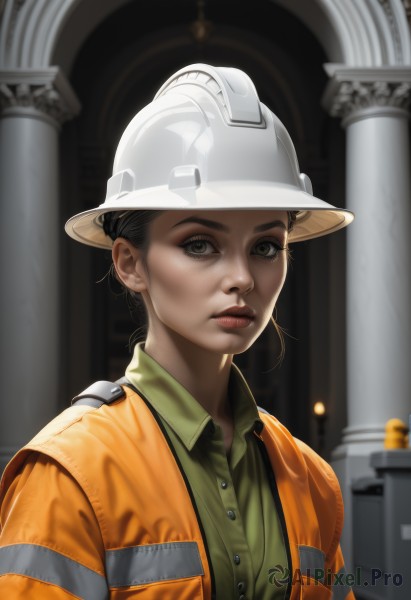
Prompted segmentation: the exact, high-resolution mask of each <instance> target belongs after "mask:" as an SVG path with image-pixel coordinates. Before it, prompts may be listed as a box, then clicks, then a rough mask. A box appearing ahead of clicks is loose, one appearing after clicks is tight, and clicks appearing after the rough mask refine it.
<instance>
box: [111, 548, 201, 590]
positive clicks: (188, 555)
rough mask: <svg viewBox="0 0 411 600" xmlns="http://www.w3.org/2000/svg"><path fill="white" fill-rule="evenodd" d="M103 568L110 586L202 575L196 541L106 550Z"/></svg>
mask: <svg viewBox="0 0 411 600" xmlns="http://www.w3.org/2000/svg"><path fill="white" fill-rule="evenodd" d="M106 571H107V579H108V582H109V586H110V588H113V587H124V586H130V585H141V584H143V583H154V582H158V581H165V580H170V579H184V578H186V577H195V576H199V575H204V570H203V567H202V564H201V558H200V553H199V551H198V547H197V543H196V542H170V543H167V544H151V545H147V546H133V547H131V548H121V549H119V550H108V551H107V552H106Z"/></svg>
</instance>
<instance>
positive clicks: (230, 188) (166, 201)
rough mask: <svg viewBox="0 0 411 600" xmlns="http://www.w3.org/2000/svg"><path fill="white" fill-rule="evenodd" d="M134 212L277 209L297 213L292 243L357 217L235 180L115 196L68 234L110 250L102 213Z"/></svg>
mask: <svg viewBox="0 0 411 600" xmlns="http://www.w3.org/2000/svg"><path fill="white" fill-rule="evenodd" d="M130 210H161V211H163V210H187V211H197V210H275V211H283V210H285V211H297V218H296V221H295V223H294V227H293V230H292V231H291V233H290V236H289V240H288V241H289V243H293V242H301V241H304V240H309V239H312V238H316V237H320V236H322V235H327V234H329V233H332V232H334V231H337V230H339V229H342V228H343V227H346V226H347V225H349V224H350V223H351V222H352V221H353V219H354V215H353V213H352V212H350V211H348V210H345V209H339V208H336V207H334V206H332V205H331V204H328V203H327V202H324V201H323V200H320V199H318V198H316V197H315V196H311V194H308V193H307V192H304V191H302V190H296V189H295V187H292V186H289V185H279V184H272V183H268V182H267V183H265V182H252V181H235V182H215V183H208V184H205V185H204V184H203V185H201V186H200V187H198V188H184V189H174V190H170V189H169V188H168V186H161V187H155V188H149V189H144V190H138V191H135V192H128V193H127V194H124V195H122V196H115V197H112V198H110V199H108V200H106V202H105V203H104V204H102V205H100V206H99V207H97V208H93V209H91V210H87V211H85V212H82V213H79V214H77V215H75V216H73V217H71V218H70V219H69V220H68V221H67V223H66V225H65V230H66V233H67V234H68V235H69V236H70V237H72V238H73V239H75V240H77V241H78V242H81V243H83V244H87V245H89V246H94V247H96V248H103V249H110V248H111V247H112V240H111V238H110V237H109V236H108V235H106V234H105V232H104V230H103V215H104V214H105V213H108V212H126V211H130Z"/></svg>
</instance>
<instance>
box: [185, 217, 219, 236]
mask: <svg viewBox="0 0 411 600" xmlns="http://www.w3.org/2000/svg"><path fill="white" fill-rule="evenodd" d="M184 223H198V224H199V225H205V226H206V227H211V229H217V230H218V231H226V232H228V231H230V228H229V227H227V226H226V225H223V224H222V223H218V221H211V220H210V219H202V218H201V217H188V218H187V219H183V220H182V221H179V222H178V223H176V224H175V225H173V228H174V227H178V226H179V225H183V224H184Z"/></svg>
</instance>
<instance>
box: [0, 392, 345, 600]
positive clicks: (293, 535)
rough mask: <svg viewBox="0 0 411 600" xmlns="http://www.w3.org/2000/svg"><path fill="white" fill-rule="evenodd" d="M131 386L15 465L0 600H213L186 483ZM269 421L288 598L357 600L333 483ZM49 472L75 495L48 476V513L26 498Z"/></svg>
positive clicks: (5, 505) (9, 476)
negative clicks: (346, 569) (349, 580)
mask: <svg viewBox="0 0 411 600" xmlns="http://www.w3.org/2000/svg"><path fill="white" fill-rule="evenodd" d="M124 389H125V391H126V394H125V396H123V397H122V398H120V399H118V400H116V401H115V402H113V403H111V404H110V405H106V404H103V405H102V406H100V407H96V406H90V405H87V404H85V405H81V404H80V405H74V406H72V407H71V408H68V409H67V410H66V411H64V412H63V413H62V414H61V415H60V416H58V417H57V418H56V419H55V420H54V421H52V422H51V423H50V424H49V425H47V426H46V427H45V428H44V429H43V430H42V431H41V432H40V433H39V434H38V435H37V436H36V437H35V438H34V439H33V440H32V441H31V442H30V443H29V444H28V445H27V446H26V447H25V448H23V449H22V450H21V451H20V452H19V453H18V454H17V455H16V456H15V457H14V459H13V460H12V461H11V463H10V464H9V465H8V467H7V469H6V471H5V473H4V476H3V479H2V483H1V489H0V502H1V503H2V505H1V506H2V508H1V522H0V523H1V529H0V598H7V599H8V598H10V599H11V598H13V599H18V600H19V599H23V598H24V599H28V600H31V599H34V598H35V599H37V598H38V599H41V600H51V599H55V600H69V599H71V600H72V599H73V597H74V598H81V599H84V600H109V599H110V600H126V599H127V600H128V599H136V600H137V599H138V600H140V599H141V600H143V599H144V600H160V599H161V600H167V599H174V598H175V599H176V600H193V599H198V600H200V599H204V600H211V599H212V598H213V575H212V570H211V567H210V561H209V555H208V549H207V544H206V540H205V537H204V535H203V530H202V526H201V523H200V522H199V519H198V514H197V510H196V506H195V503H194V499H193V495H192V493H191V490H190V487H189V485H188V483H187V481H186V478H185V475H184V473H182V471H181V469H180V467H179V464H178V460H177V458H176V457H175V455H174V454H173V450H172V449H171V448H170V446H169V443H168V441H167V439H166V434H165V432H164V429H163V428H162V426H161V424H160V422H159V420H158V418H157V416H156V415H155V414H154V412H153V411H152V409H151V408H150V405H149V404H148V403H146V402H145V401H144V400H143V399H142V398H141V397H140V396H138V395H137V394H136V393H135V392H134V391H133V390H131V389H130V388H128V387H127V388H124ZM97 404H99V403H97ZM260 416H261V419H262V420H263V422H264V424H265V427H264V428H263V430H262V432H261V434H260V435H258V439H259V442H258V443H259V445H260V446H261V450H262V453H263V456H265V459H266V461H267V466H268V471H269V475H271V484H272V489H273V497H274V499H273V504H274V503H275V507H276V510H277V511H278V514H279V517H280V521H281V523H282V526H283V531H284V539H285V542H286V548H287V553H288V558H289V565H291V567H290V576H289V580H290V583H289V587H288V594H287V598H291V599H292V600H296V599H297V598H298V599H300V598H307V599H309V598H312V599H315V600H322V599H331V598H334V599H335V600H337V599H338V600H342V599H347V600H352V599H353V598H354V596H353V594H352V592H351V590H350V588H349V587H348V586H347V585H345V579H344V576H343V574H344V565H343V558H342V554H341V550H340V547H339V538H340V534H341V528H342V524H343V504H342V498H341V493H340V489H339V486H338V483H337V480H336V477H335V474H334V472H333V471H332V469H331V468H330V466H329V465H327V463H325V462H324V461H323V460H322V459H321V458H320V457H319V456H318V455H317V454H315V452H313V451H312V450H311V449H310V448H308V447H307V446H306V445H305V444H303V443H302V442H299V441H297V440H295V439H294V438H293V437H292V436H291V434H290V433H289V432H288V431H287V429H285V428H284V427H283V426H282V425H281V424H280V423H279V422H278V421H277V420H276V419H275V418H274V417H272V416H271V415H268V414H265V413H263V412H262V413H261V415H260ZM270 464H271V467H270ZM45 472H46V473H49V472H50V473H51V474H52V473H55V472H57V473H60V474H61V473H63V474H64V477H65V478H66V480H69V481H70V485H71V488H70V494H69V497H65V496H64V488H63V487H60V485H59V481H60V480H59V478H58V477H54V478H53V477H51V476H50V478H49V479H47V480H46V481H47V485H48V489H47V490H45V494H44V498H47V510H41V511H39V510H38V507H37V506H36V505H35V503H33V502H31V499H30V497H27V496H29V493H28V492H27V491H26V490H27V489H28V488H27V486H33V485H34V486H44V485H45V482H44V478H42V477H39V475H38V474H37V473H42V474H44V473H45ZM272 473H273V474H274V477H273V476H272ZM53 482H55V483H53ZM31 489H35V488H31ZM25 491H26V493H25ZM67 507H68V508H67ZM273 510H275V508H273ZM256 526H257V524H256ZM273 575H274V574H271V576H273ZM281 575H282V576H284V573H281ZM269 578H270V574H267V585H272V581H270V580H269ZM333 584H335V585H333ZM230 585H231V584H230ZM219 600H223V599H219ZM248 600H251V599H248Z"/></svg>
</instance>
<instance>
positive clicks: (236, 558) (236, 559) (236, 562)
mask: <svg viewBox="0 0 411 600" xmlns="http://www.w3.org/2000/svg"><path fill="white" fill-rule="evenodd" d="M240 562H241V560H240V555H239V554H234V563H235V564H236V565H239V564H240Z"/></svg>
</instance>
